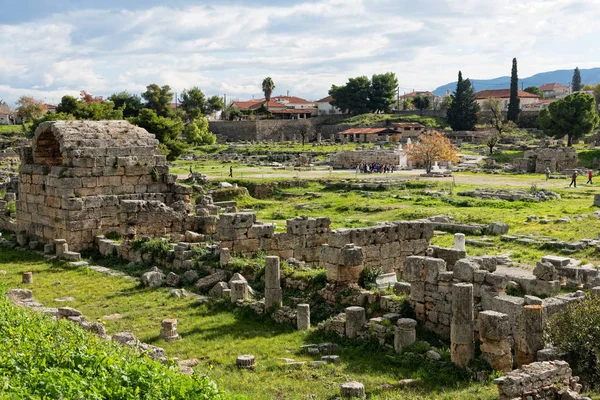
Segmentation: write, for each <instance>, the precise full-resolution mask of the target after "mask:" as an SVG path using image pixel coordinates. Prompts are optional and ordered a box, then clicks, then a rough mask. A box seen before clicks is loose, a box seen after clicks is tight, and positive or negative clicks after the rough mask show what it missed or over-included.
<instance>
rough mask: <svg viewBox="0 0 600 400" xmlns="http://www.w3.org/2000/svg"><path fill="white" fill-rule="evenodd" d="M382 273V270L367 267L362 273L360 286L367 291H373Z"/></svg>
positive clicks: (359, 278) (359, 280)
mask: <svg viewBox="0 0 600 400" xmlns="http://www.w3.org/2000/svg"><path fill="white" fill-rule="evenodd" d="M382 273H383V271H382V270H381V268H371V267H367V268H365V269H363V270H362V271H360V275H359V277H358V284H359V285H360V286H361V287H363V288H365V289H373V288H374V287H375V284H376V280H377V277H378V276H379V275H381V274H382Z"/></svg>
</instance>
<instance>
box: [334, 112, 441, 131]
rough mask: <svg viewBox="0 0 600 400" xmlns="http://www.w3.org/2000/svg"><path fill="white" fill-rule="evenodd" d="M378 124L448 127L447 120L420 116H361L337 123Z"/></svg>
mask: <svg viewBox="0 0 600 400" xmlns="http://www.w3.org/2000/svg"><path fill="white" fill-rule="evenodd" d="M378 122H418V123H420V124H422V125H425V126H427V127H429V128H438V129H443V128H445V127H447V126H448V121H447V120H446V118H442V117H423V116H420V115H397V114H360V115H356V116H354V117H350V118H347V119H344V120H342V121H339V122H337V124H338V125H341V124H349V125H355V126H356V125H372V124H375V123H378Z"/></svg>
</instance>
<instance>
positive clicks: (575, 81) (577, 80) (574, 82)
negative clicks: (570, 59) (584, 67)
mask: <svg viewBox="0 0 600 400" xmlns="http://www.w3.org/2000/svg"><path fill="white" fill-rule="evenodd" d="M571 88H572V89H573V92H579V91H580V90H581V72H579V67H575V71H573V78H572V79H571Z"/></svg>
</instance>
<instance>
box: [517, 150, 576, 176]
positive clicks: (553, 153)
mask: <svg viewBox="0 0 600 400" xmlns="http://www.w3.org/2000/svg"><path fill="white" fill-rule="evenodd" d="M577 162H578V159H577V151H576V150H575V149H573V148H572V147H559V148H540V149H535V150H529V151H526V152H525V154H524V156H523V158H522V159H517V160H515V168H516V169H517V170H519V171H523V172H535V173H538V174H543V173H544V172H546V168H549V169H550V171H551V172H561V171H564V170H571V169H575V168H577Z"/></svg>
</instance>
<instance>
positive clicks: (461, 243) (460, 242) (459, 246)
mask: <svg viewBox="0 0 600 400" xmlns="http://www.w3.org/2000/svg"><path fill="white" fill-rule="evenodd" d="M454 248H455V249H456V250H460V251H465V250H466V249H465V234H464V233H455V234H454Z"/></svg>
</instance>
